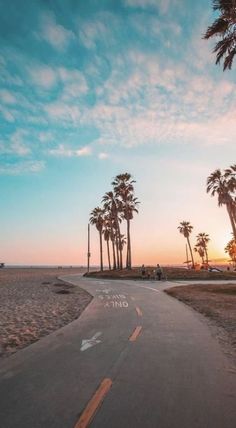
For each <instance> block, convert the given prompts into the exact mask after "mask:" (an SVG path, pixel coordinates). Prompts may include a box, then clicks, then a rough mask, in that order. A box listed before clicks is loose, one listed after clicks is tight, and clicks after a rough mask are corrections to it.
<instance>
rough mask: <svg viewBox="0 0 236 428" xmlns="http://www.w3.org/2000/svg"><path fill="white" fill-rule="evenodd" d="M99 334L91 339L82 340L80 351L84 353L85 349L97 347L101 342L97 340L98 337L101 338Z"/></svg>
mask: <svg viewBox="0 0 236 428" xmlns="http://www.w3.org/2000/svg"><path fill="white" fill-rule="evenodd" d="M101 334H102V333H101V332H100V331H98V332H97V333H96V334H95V335H94V336H93V337H91V339H83V340H82V344H81V348H80V350H81V351H82V352H83V351H86V349H89V348H92V347H93V346H95V345H97V344H98V343H100V342H101V340H97V338H98V337H99V336H101Z"/></svg>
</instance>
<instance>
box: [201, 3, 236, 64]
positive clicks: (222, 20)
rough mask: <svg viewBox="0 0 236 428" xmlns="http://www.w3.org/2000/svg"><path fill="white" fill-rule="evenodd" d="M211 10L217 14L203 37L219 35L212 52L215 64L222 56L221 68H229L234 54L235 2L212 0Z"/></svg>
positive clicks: (235, 30) (235, 37)
mask: <svg viewBox="0 0 236 428" xmlns="http://www.w3.org/2000/svg"><path fill="white" fill-rule="evenodd" d="M212 3H213V10H214V11H219V16H218V17H217V18H216V19H215V21H214V22H213V24H211V25H210V26H209V27H208V28H207V31H206V33H205V34H204V36H203V38H204V39H210V38H211V37H219V38H220V40H219V41H218V42H217V43H216V45H215V47H214V49H213V52H214V53H216V64H219V63H220V61H221V59H223V58H224V64H223V70H224V71H225V70H226V69H227V68H228V69H231V67H232V63H233V59H234V55H235V54H236V2H235V0H212Z"/></svg>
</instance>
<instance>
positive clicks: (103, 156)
mask: <svg viewBox="0 0 236 428" xmlns="http://www.w3.org/2000/svg"><path fill="white" fill-rule="evenodd" d="M108 158H109V155H108V153H106V152H101V153H99V154H98V159H101V160H104V159H108Z"/></svg>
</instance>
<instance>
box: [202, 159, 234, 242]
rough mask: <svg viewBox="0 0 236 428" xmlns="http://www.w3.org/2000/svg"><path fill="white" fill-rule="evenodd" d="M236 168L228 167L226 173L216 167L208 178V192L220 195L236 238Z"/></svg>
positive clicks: (220, 202) (219, 199) (220, 204)
mask: <svg viewBox="0 0 236 428" xmlns="http://www.w3.org/2000/svg"><path fill="white" fill-rule="evenodd" d="M234 168H236V166H233V167H231V168H229V169H226V170H225V173H224V174H222V173H221V170H220V169H216V170H215V171H214V172H212V174H210V176H209V177H208V178H207V193H210V194H211V196H214V195H215V194H216V195H217V196H218V205H219V206H222V205H225V206H226V209H227V212H228V215H229V219H230V223H231V227H232V230H233V235H234V239H235V240H236V201H235V192H236V186H235V176H236V174H235V173H234V171H233V169H234Z"/></svg>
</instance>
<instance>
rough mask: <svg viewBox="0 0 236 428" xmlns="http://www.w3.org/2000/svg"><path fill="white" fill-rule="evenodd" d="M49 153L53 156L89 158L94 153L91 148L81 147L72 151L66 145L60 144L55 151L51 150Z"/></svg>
mask: <svg viewBox="0 0 236 428" xmlns="http://www.w3.org/2000/svg"><path fill="white" fill-rule="evenodd" d="M48 153H49V154H50V155H52V156H61V157H69V158H71V157H81V156H89V155H91V153H92V150H91V148H90V147H87V146H85V147H81V148H79V149H71V148H68V147H66V146H65V145H64V144H59V146H58V147H56V148H55V149H50V150H49V151H48Z"/></svg>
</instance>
